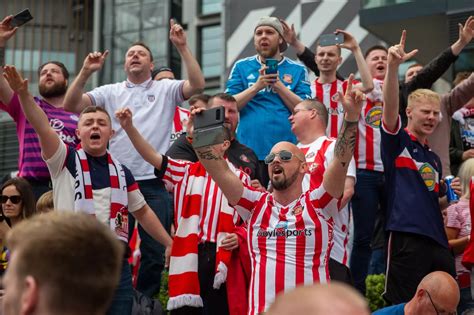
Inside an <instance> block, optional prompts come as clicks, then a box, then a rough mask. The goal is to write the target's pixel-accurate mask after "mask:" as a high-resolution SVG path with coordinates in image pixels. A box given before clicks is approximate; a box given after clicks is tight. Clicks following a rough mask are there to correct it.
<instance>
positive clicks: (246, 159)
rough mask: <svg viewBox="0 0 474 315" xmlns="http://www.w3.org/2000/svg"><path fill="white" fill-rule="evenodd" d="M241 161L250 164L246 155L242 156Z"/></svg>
mask: <svg viewBox="0 0 474 315" xmlns="http://www.w3.org/2000/svg"><path fill="white" fill-rule="evenodd" d="M240 159H241V160H242V161H244V162H245V163H250V160H249V158H248V157H247V156H246V155H245V154H241V155H240Z"/></svg>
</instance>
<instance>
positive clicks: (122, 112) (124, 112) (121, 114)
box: [115, 107, 133, 130]
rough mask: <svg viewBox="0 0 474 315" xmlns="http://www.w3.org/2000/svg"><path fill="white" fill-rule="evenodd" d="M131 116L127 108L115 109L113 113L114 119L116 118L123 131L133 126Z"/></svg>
mask: <svg viewBox="0 0 474 315" xmlns="http://www.w3.org/2000/svg"><path fill="white" fill-rule="evenodd" d="M132 116H133V114H132V111H131V110H130V109H129V108H127V107H125V108H120V109H117V111H116V112H115V118H117V120H118V121H119V123H120V126H122V128H123V129H125V130H127V129H128V128H130V127H132V126H133V122H132Z"/></svg>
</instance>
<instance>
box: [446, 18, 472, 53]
mask: <svg viewBox="0 0 474 315" xmlns="http://www.w3.org/2000/svg"><path fill="white" fill-rule="evenodd" d="M458 26H459V38H458V40H457V41H456V42H454V44H452V45H451V51H452V52H453V55H455V56H459V54H460V53H461V51H462V50H463V49H464V47H466V46H467V45H468V44H469V43H470V42H471V40H472V38H473V37H474V16H472V15H471V16H470V17H468V18H467V20H466V22H464V25H462V24H461V23H459V24H458Z"/></svg>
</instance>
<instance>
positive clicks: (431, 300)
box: [425, 290, 457, 315]
mask: <svg viewBox="0 0 474 315" xmlns="http://www.w3.org/2000/svg"><path fill="white" fill-rule="evenodd" d="M425 292H426V294H427V295H428V298H429V299H430V302H431V305H433V308H434V310H435V311H436V315H442V314H446V315H456V314H457V312H456V311H454V312H446V311H442V312H440V311H438V308H437V307H436V305H435V304H434V302H433V299H432V298H431V294H430V293H429V292H428V290H425Z"/></svg>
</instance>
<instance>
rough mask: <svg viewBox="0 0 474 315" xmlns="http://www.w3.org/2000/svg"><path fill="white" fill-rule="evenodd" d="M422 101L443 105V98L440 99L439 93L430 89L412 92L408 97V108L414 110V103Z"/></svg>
mask: <svg viewBox="0 0 474 315" xmlns="http://www.w3.org/2000/svg"><path fill="white" fill-rule="evenodd" d="M422 99H423V100H427V101H429V102H433V103H437V104H439V103H441V98H440V97H439V94H438V93H436V92H433V91H431V90H429V89H417V90H415V91H413V92H411V93H410V95H408V105H407V108H410V109H411V108H413V102H418V101H421V100H422Z"/></svg>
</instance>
